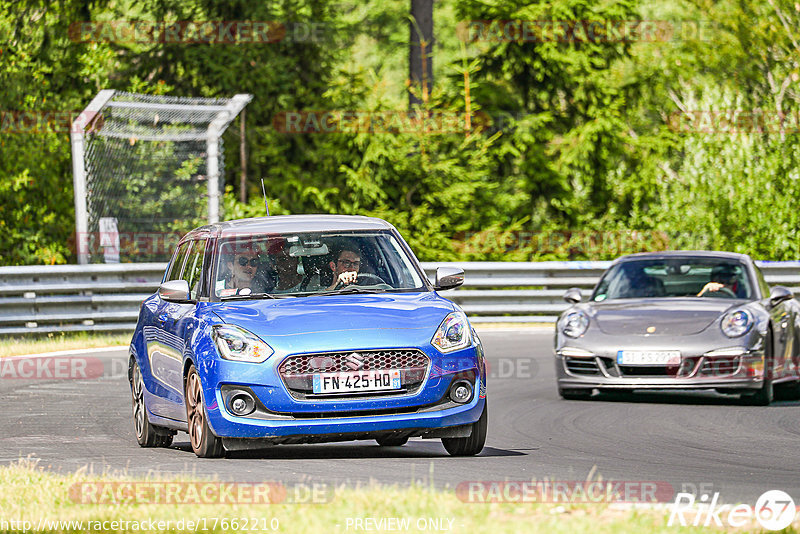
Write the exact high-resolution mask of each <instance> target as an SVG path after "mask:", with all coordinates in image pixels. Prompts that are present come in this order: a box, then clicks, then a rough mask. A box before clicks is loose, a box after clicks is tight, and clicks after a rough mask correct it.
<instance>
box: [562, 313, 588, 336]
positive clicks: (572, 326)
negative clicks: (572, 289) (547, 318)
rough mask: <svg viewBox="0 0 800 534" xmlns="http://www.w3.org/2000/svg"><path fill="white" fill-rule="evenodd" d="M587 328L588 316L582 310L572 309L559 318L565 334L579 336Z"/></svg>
mask: <svg viewBox="0 0 800 534" xmlns="http://www.w3.org/2000/svg"><path fill="white" fill-rule="evenodd" d="M587 328H589V318H588V317H587V316H586V314H585V313H583V312H582V311H574V312H570V313H568V314H567V315H565V316H564V317H563V318H562V319H561V331H562V332H564V335H565V336H569V337H581V336H582V335H583V334H584V333H585V332H586V329H587Z"/></svg>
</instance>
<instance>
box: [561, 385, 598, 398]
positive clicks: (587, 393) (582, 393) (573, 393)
mask: <svg viewBox="0 0 800 534" xmlns="http://www.w3.org/2000/svg"><path fill="white" fill-rule="evenodd" d="M558 394H559V395H561V398H562V399H566V400H588V399H589V397H591V396H592V390H591V389H562V388H558Z"/></svg>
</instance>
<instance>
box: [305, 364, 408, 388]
mask: <svg viewBox="0 0 800 534" xmlns="http://www.w3.org/2000/svg"><path fill="white" fill-rule="evenodd" d="M313 387H314V393H344V392H352V391H384V390H392V389H400V387H401V385H400V371H399V370H398V369H389V370H384V371H380V370H374V371H347V372H343V373H318V374H315V375H314V377H313Z"/></svg>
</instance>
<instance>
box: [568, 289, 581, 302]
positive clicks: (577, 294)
mask: <svg viewBox="0 0 800 534" xmlns="http://www.w3.org/2000/svg"><path fill="white" fill-rule="evenodd" d="M582 298H583V296H582V295H581V290H580V288H577V287H571V288H569V289H567V292H566V293H564V300H566V301H567V302H569V303H570V304H577V303H579V302H580V301H581V299H582Z"/></svg>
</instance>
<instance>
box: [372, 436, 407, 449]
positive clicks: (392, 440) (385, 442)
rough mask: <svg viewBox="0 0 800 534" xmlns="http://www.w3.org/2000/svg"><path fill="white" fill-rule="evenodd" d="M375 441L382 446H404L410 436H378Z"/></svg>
mask: <svg viewBox="0 0 800 534" xmlns="http://www.w3.org/2000/svg"><path fill="white" fill-rule="evenodd" d="M375 441H377V442H378V445H380V446H381V447H402V446H403V445H405V444H406V443H408V438H396V437H386V438H378V439H376V440H375Z"/></svg>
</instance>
